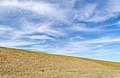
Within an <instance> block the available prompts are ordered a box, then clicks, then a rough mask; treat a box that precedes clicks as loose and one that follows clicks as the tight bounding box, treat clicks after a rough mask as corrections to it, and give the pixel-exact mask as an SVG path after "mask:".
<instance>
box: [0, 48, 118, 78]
mask: <svg viewBox="0 0 120 78" xmlns="http://www.w3.org/2000/svg"><path fill="white" fill-rule="evenodd" d="M0 78H120V63H119V62H108V61H100V60H92V59H87V58H77V57H70V56H61V55H54V54H47V53H42V52H32V51H26V50H20V49H11V48H3V47H0Z"/></svg>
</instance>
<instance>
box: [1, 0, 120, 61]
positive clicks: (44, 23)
mask: <svg viewBox="0 0 120 78" xmlns="http://www.w3.org/2000/svg"><path fill="white" fill-rule="evenodd" d="M119 2H120V0H0V46H4V47H11V48H20V49H28V50H35V51H42V52H48V53H53V54H61V55H70V56H78V57H87V58H94V59H101V60H110V61H120V56H119V55H120V35H119V34H120V3H119Z"/></svg>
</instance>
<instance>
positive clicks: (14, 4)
mask: <svg viewBox="0 0 120 78" xmlns="http://www.w3.org/2000/svg"><path fill="white" fill-rule="evenodd" d="M0 7H1V8H5V7H7V8H19V9H23V10H30V11H33V12H35V13H37V14H40V15H45V16H49V17H50V18H55V19H58V20H65V13H64V11H62V9H61V10H59V7H58V6H56V5H54V4H49V3H46V2H43V1H39V2H33V1H32V2H31V1H24V2H23V1H18V0H11V1H10V0H5V1H1V4H0Z"/></svg>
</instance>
